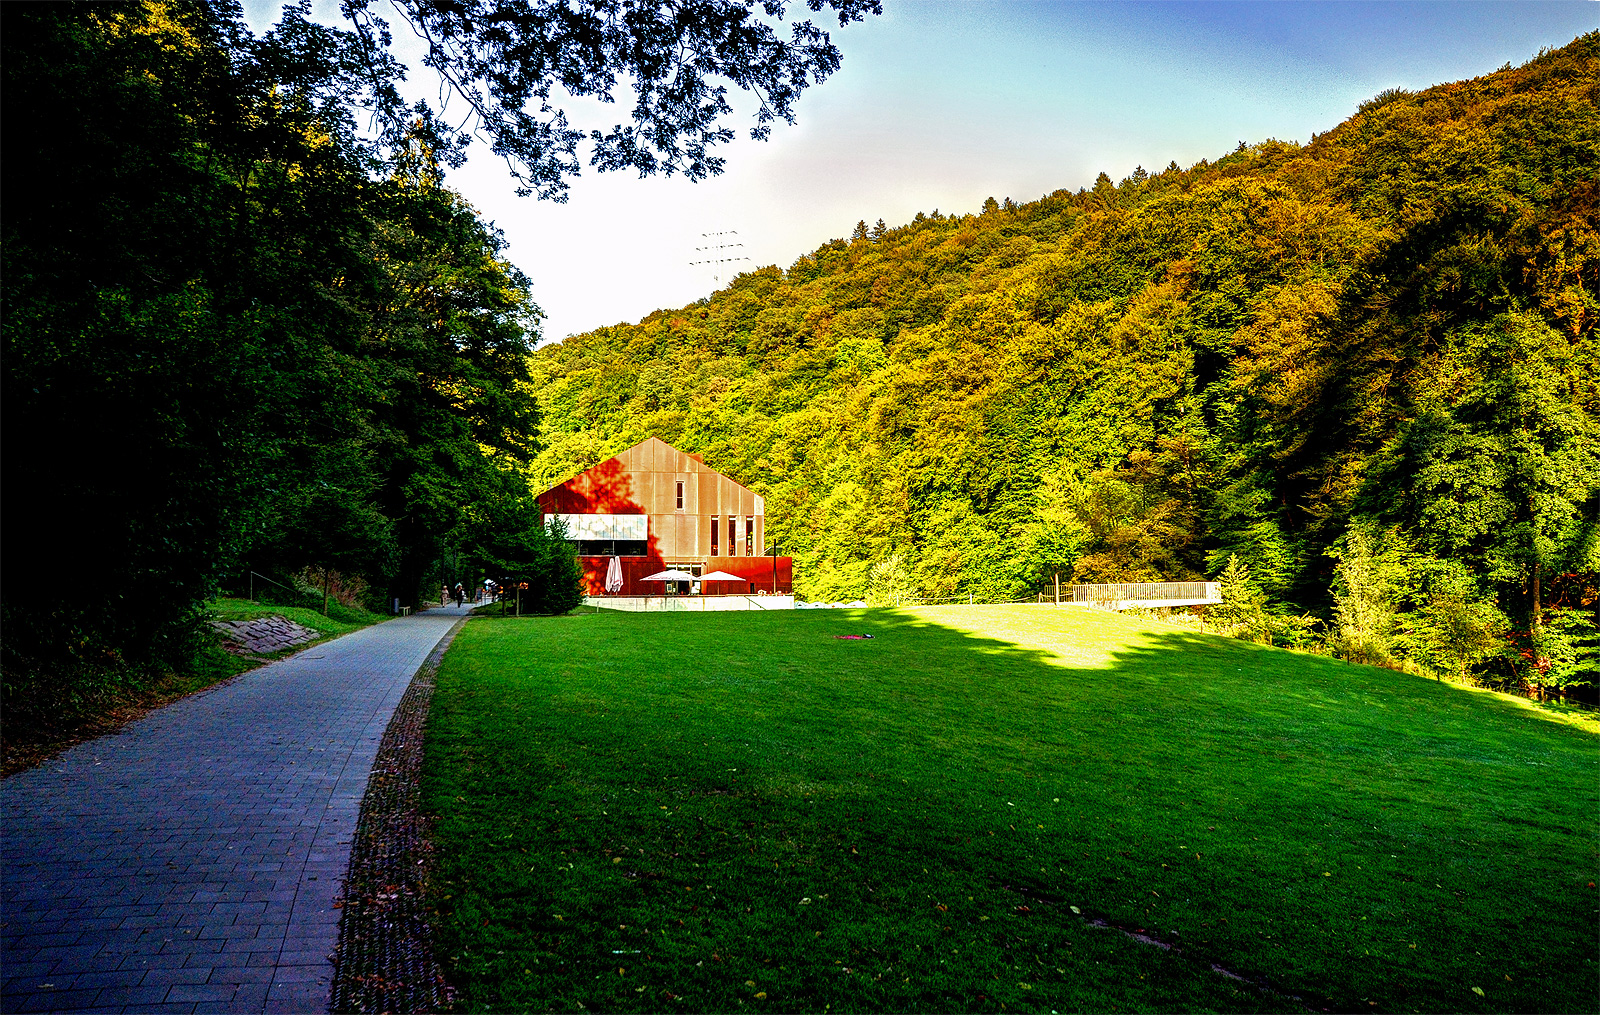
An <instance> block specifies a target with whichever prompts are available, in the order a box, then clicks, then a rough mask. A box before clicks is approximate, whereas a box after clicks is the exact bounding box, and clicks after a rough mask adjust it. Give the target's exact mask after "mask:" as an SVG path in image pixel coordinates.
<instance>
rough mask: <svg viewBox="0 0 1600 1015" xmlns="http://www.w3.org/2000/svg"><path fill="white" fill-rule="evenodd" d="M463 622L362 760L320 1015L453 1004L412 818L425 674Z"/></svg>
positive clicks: (422, 833) (430, 665) (421, 830)
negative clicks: (361, 786)
mask: <svg viewBox="0 0 1600 1015" xmlns="http://www.w3.org/2000/svg"><path fill="white" fill-rule="evenodd" d="M468 619H469V618H467V617H463V618H461V619H460V620H459V621H457V622H456V624H455V626H453V627H451V628H450V630H449V631H448V632H446V634H445V636H444V637H443V638H441V639H440V640H439V644H438V645H436V646H434V649H433V651H432V652H431V653H429V655H428V658H427V659H426V660H425V661H424V662H423V664H422V667H421V668H420V669H419V670H417V673H416V676H414V677H413V678H412V679H411V684H410V686H408V687H407V688H406V692H405V694H404V695H403V696H402V697H401V699H400V703H399V704H398V705H397V706H395V710H394V715H393V716H392V717H391V718H390V720H389V725H388V728H386V729H385V730H384V733H383V739H382V741H381V742H380V743H379V745H378V753H377V755H376V756H375V757H374V758H373V760H372V771H371V774H370V775H369V777H368V779H367V789H366V793H365V794H364V795H363V796H362V798H361V812H360V816H359V817H358V818H357V820H356V831H355V836H354V837H353V838H352V840H351V844H350V866H349V869H348V871H347V872H346V874H345V880H344V886H343V889H342V890H341V893H340V896H339V901H338V902H337V903H336V905H337V906H338V907H340V908H341V910H342V913H341V915H340V920H339V943H338V946H337V947H336V948H335V950H334V954H333V962H334V976H333V984H332V988H331V992H330V996H329V1001H328V1006H329V1010H330V1011H334V1012H395V1013H403V1012H436V1011H443V1010H446V1009H448V1008H449V1007H450V1005H451V1003H452V1001H453V999H454V991H453V989H452V988H451V987H450V985H449V983H448V982H447V981H446V980H445V976H444V970H443V968H442V967H441V966H440V965H439V963H438V961H437V959H436V958H435V956H434V952H433V936H432V931H431V929H430V927H429V925H428V920H427V906H426V897H425V894H424V886H425V885H426V883H427V879H428V876H429V873H430V872H431V869H432V866H433V844H432V843H431V842H430V841H429V840H428V836H427V824H426V821H425V820H424V818H423V816H422V814H421V811H420V806H421V795H422V787H421V775H422V747H423V736H424V730H425V728H426V726H427V721H428V709H429V706H430V705H431V704H432V701H433V688H434V676H435V675H436V674H437V673H438V670H439V664H440V662H441V660H443V658H444V654H445V651H446V650H447V649H449V647H450V643H451V642H452V641H454V640H455V637H456V634H457V633H458V632H460V630H461V628H462V626H463V625H464V624H465V623H466V622H467V620H468Z"/></svg>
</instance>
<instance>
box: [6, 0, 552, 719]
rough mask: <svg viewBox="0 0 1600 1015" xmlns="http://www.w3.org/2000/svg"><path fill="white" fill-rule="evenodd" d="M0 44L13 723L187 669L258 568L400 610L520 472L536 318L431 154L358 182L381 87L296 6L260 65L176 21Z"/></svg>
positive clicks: (225, 28)
mask: <svg viewBox="0 0 1600 1015" xmlns="http://www.w3.org/2000/svg"><path fill="white" fill-rule="evenodd" d="M4 27H5V33H4V44H5V50H4V67H3V70H4V75H5V91H4V103H5V114H4V115H5V118H6V125H7V133H6V138H7V145H8V149H9V153H10V156H11V157H9V158H8V159H7V160H6V164H5V179H4V186H5V192H6V194H7V195H8V196H11V197H13V198H15V200H14V201H12V202H11V203H10V210H8V213H7V215H6V218H5V221H4V224H3V230H4V250H3V253H4V263H5V279H4V290H3V299H4V313H5V320H6V333H5V358H4V397H5V410H6V417H7V426H6V432H5V461H6V478H7V481H8V484H9V485H10V489H11V493H12V496H11V497H9V498H8V502H7V513H6V534H7V565H8V566H7V568H6V573H5V585H4V589H3V610H4V667H5V680H6V692H7V695H8V705H9V707H10V708H12V709H14V710H18V711H16V712H14V713H13V714H20V713H21V712H26V711H27V708H28V707H29V703H50V702H53V703H54V704H53V705H51V706H50V707H52V708H56V707H57V706H59V705H60V704H61V702H62V700H63V698H62V696H63V695H64V696H66V698H71V697H72V696H74V695H78V694H79V693H80V691H84V689H85V688H93V687H94V686H96V683H95V681H94V680H92V679H89V677H88V676H86V675H88V674H94V673H99V674H101V676H103V677H104V679H106V680H112V681H121V680H124V679H128V678H129V675H130V674H136V673H138V672H141V671H146V672H147V671H150V670H152V669H160V668H163V667H173V666H182V665H184V664H185V662H186V661H187V660H188V658H189V657H190V655H191V653H192V650H193V638H194V636H195V633H196V631H197V626H196V621H197V620H198V611H199V609H200V606H201V604H202V602H203V600H204V598H205V597H206V596H208V595H210V594H211V593H213V592H214V591H215V590H216V589H217V588H218V587H219V585H220V584H222V583H225V582H236V583H237V585H238V586H240V587H242V585H243V580H242V579H243V574H242V572H243V570H244V569H246V568H254V569H259V570H264V571H268V572H270V573H278V574H280V576H286V575H287V573H290V572H295V571H298V570H299V569H301V568H303V567H306V566H315V567H317V568H321V569H324V570H326V569H329V568H332V569H336V570H353V571H359V572H361V573H362V574H364V575H365V576H366V577H367V578H369V579H370V580H371V584H372V585H373V587H374V591H375V592H377V593H378V594H380V595H383V594H384V593H388V594H389V595H383V599H384V601H385V602H387V601H388V599H389V597H390V595H392V596H394V597H398V598H400V599H402V601H405V602H413V601H415V597H416V593H417V582H418V579H419V577H420V574H421V571H422V569H423V567H424V566H425V564H424V562H425V561H426V560H428V559H431V557H432V556H434V555H435V554H436V546H437V543H438V542H439V540H440V539H441V538H442V537H444V536H445V535H446V534H447V533H448V532H449V531H450V530H451V529H452V528H453V527H454V526H456V525H457V524H458V523H459V522H460V521H461V511H462V508H463V506H464V505H465V504H466V503H469V502H471V501H473V500H475V499H478V498H480V497H482V496H486V494H485V492H484V491H495V490H498V489H501V488H503V486H504V483H503V477H504V476H506V475H509V474H510V472H509V470H510V469H512V468H514V467H515V466H516V465H517V464H518V463H520V462H524V461H526V460H527V459H528V458H529V456H530V455H531V453H532V443H531V441H532V428H533V420H534V413H533V405H532V402H531V398H530V396H529V394H528V393H527V391H526V389H525V387H521V386H519V385H520V384H521V382H522V381H523V380H524V379H525V378H526V376H527V371H526V361H525V356H526V354H527V352H528V350H529V348H530V344H531V342H530V337H531V334H532V332H531V328H532V327H533V325H534V323H535V322H536V319H537V311H536V309H535V308H534V307H533V305H532V303H531V302H530V300H529V298H528V292H527V288H528V286H527V281H526V279H524V278H522V277H521V275H520V274H518V273H517V272H516V271H515V269H514V268H512V267H511V266H510V265H509V264H507V263H506V262H505V261H504V259H503V258H501V257H500V254H499V248H500V240H499V238H498V236H496V235H495V234H494V233H493V232H492V231H491V230H490V229H489V228H488V227H487V226H486V225H485V224H484V223H483V222H482V221H481V220H479V219H478V218H477V217H476V216H475V215H474V214H473V213H472V212H471V210H470V209H468V208H467V207H466V206H465V205H464V204H463V203H462V202H461V201H460V199H459V198H458V197H456V196H455V195H453V194H450V193H449V192H448V191H445V190H443V189H442V188H441V187H440V185H439V178H438V172H437V169H436V168H433V166H432V160H431V158H430V156H429V153H428V152H427V150H426V149H425V148H423V147H422V146H420V145H419V144H413V145H412V148H411V149H410V151H409V153H408V157H406V158H402V159H399V160H396V162H395V163H394V164H390V165H384V164H382V163H379V162H378V161H376V160H375V158H374V154H373V149H372V148H371V146H369V145H368V144H366V143H365V142H364V141H362V140H361V139H360V138H359V137H358V135H357V133H356V131H355V130H354V127H353V124H352V120H351V115H350V108H349V105H348V102H347V100H348V98H349V89H350V87H351V86H350V83H349V81H348V78H349V77H350V75H351V74H353V73H355V72H356V71H357V70H359V69H362V68H364V67H366V66H367V65H366V64H365V63H363V62H362V61H361V60H360V59H357V57H359V55H360V54H358V53H355V52H353V51H351V49H350V48H349V44H350V41H351V40H350V39H349V38H348V37H341V36H339V35H338V34H337V33H330V32H328V31H326V30H323V29H320V28H319V27H317V26H315V25H312V24H310V23H308V22H306V21H304V20H303V19H301V18H299V17H297V16H296V14H295V12H293V11H290V12H289V13H288V15H287V16H286V18H285V21H284V23H283V25H281V26H280V28H279V29H278V30H276V31H274V32H272V33H270V34H268V35H267V36H265V37H263V38H259V39H257V38H254V37H252V36H250V35H249V33H248V32H245V31H244V30H243V29H242V27H240V26H239V25H238V24H237V23H236V22H230V21H227V20H219V19H218V18H217V16H216V11H215V10H214V9H212V8H210V7H206V6H203V5H186V4H181V3H173V4H144V5H118V6H100V5H68V4H61V5H39V6H34V7H23V8H8V9H7V10H6V12H5V25H4ZM13 210H14V213H13ZM497 477H501V478H499V479H497ZM497 484H498V485H497ZM58 692H59V693H58Z"/></svg>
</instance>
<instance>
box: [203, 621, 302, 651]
mask: <svg viewBox="0 0 1600 1015" xmlns="http://www.w3.org/2000/svg"><path fill="white" fill-rule="evenodd" d="M211 626H212V627H214V628H216V629H217V630H218V631H220V632H221V633H222V635H223V636H224V637H226V638H228V639H229V640H230V641H233V642H234V643H235V644H236V645H237V646H238V647H240V648H242V649H244V650H245V651H247V652H276V651H278V650H279V649H285V648H293V647H294V646H296V645H304V644H305V643H306V642H308V641H316V640H317V638H318V637H319V634H320V632H317V631H313V630H312V629H311V628H309V627H302V626H300V625H299V624H296V623H295V622H294V621H292V620H287V619H285V618H283V617H261V618H258V619H256V620H213V621H212V622H211Z"/></svg>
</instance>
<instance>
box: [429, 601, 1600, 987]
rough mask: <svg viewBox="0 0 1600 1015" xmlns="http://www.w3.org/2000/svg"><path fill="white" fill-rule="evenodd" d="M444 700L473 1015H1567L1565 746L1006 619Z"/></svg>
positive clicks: (1442, 694) (556, 647)
mask: <svg viewBox="0 0 1600 1015" xmlns="http://www.w3.org/2000/svg"><path fill="white" fill-rule="evenodd" d="M845 633H865V634H872V635H874V638H873V639H872V640H859V641H857V640H851V641H842V640H837V639H835V638H834V637H833V636H834V635H836V634H845ZM439 681H440V682H439V689H438V692H437V694H436V696H435V699H434V706H433V718H432V721H431V725H430V732H429V744H428V763H427V769H426V773H425V785H424V793H425V802H426V806H427V807H428V808H429V809H430V810H432V811H433V812H434V813H436V814H438V815H439V823H438V825H437V836H438V842H439V846H440V848H441V856H442V858H443V859H442V865H441V868H440V873H439V878H438V882H437V884H436V885H435V888H436V891H437V893H438V895H439V902H440V915H439V917H438V927H437V930H438V935H439V936H438V941H439V944H440V946H441V948H442V949H443V957H444V958H445V960H446V963H447V967H448V969H449V971H450V973H451V975H452V977H453V978H454V981H455V982H456V983H457V985H458V986H459V987H460V988H461V989H462V991H463V1003H464V1005H465V1006H466V1007H467V1008H469V1009H473V1010H494V1011H504V1010H521V1009H529V1010H544V1009H546V1008H555V1009H558V1010H578V1006H579V1005H582V1006H583V1007H585V1008H587V1009H588V1010H591V1011H594V1010H613V1009H626V1010H661V1009H669V1010H680V1009H681V1010H685V1011H699V1010H717V1011H722V1010H730V1009H739V1008H741V1007H763V1006H765V1007H771V1008H774V1009H777V1010H784V1011H790V1010H815V1011H823V1010H826V1009H828V1008H829V1007H830V1006H831V1009H832V1010H835V1011H849V1010H864V1009H872V1010H929V1011H933V1010H994V1011H998V1010H1000V1007H1001V1005H1002V1004H1003V1005H1004V1006H1005V1008H1006V1010H1019V1009H1021V1010H1039V1011H1049V1010H1051V1009H1056V1010H1059V1011H1067V1010H1083V1009H1094V1010H1104V1009H1119V1010H1120V1009H1146V1010H1154V1009H1161V1010H1173V1009H1191V1008H1199V1009H1206V1008H1210V1009H1223V1010H1256V1009H1267V1010H1286V1009H1289V1010H1293V1009H1298V1008H1299V1007H1300V1006H1299V1005H1298V1004H1297V1003H1296V1002H1293V1001H1291V1000H1288V999H1286V997H1285V995H1295V994H1298V995H1300V996H1302V997H1304V998H1306V999H1307V1001H1308V1003H1312V1004H1329V1005H1333V1006H1336V1007H1338V1008H1340V1009H1343V1010H1383V1011H1389V1010H1402V1011H1405V1010H1412V1009H1416V1010H1432V1011H1471V1010H1497V1011H1533V1010H1538V1011H1551V1010H1584V1009H1592V1008H1593V1007H1594V989H1593V985H1594V982H1595V973H1596V965H1595V957H1594V948H1593V943H1594V941H1595V940H1596V933H1597V929H1600V921H1597V916H1596V892H1595V889H1594V888H1593V887H1590V886H1589V882H1591V881H1593V880H1594V879H1595V866H1596V852H1595V849H1596V831H1597V825H1600V820H1597V813H1600V807H1597V803H1600V801H1597V795H1600V794H1597V785H1600V771H1597V761H1600V750H1597V745H1600V738H1597V736H1596V732H1595V729H1594V724H1593V723H1592V722H1585V721H1582V720H1571V719H1569V718H1566V717H1562V716H1557V717H1554V718H1552V717H1551V716H1550V715H1549V714H1548V713H1545V712H1541V711H1539V710H1537V709H1534V708H1529V707H1526V706H1524V705H1522V704H1519V703H1516V702H1512V701H1509V700H1506V699H1504V698H1501V697H1498V696H1493V695H1482V694H1473V693H1470V692H1466V691H1464V690H1463V689H1461V688H1457V687H1454V686H1451V685H1447V684H1437V683H1434V682H1432V681H1425V680H1421V679H1418V678H1415V677H1409V676H1405V675H1402V674H1396V673H1392V672H1389V671H1384V670H1377V669H1371V668H1366V667H1355V666H1349V665H1346V664H1343V663H1339V662H1335V661H1333V660H1329V659H1325V658H1320V657H1313V656H1303V655H1295V654H1292V653H1288V652H1284V651H1279V650H1274V649H1267V648H1262V647H1259V646H1253V645H1248V644H1245V643H1242V642H1236V641H1230V640H1226V639H1220V638H1214V637H1210V636H1204V635H1198V634H1194V633H1192V632H1188V631H1185V630H1182V629H1178V628H1173V627H1167V626H1164V625H1161V624H1157V623H1154V622H1149V621H1141V620H1133V619H1130V618H1125V617H1119V616H1115V615H1109V614H1102V613H1095V612H1089V611H1078V610H1070V609H1069V610H1059V611H1058V610H1054V609H1051V608H1048V607H1032V606H1024V607H971V608H936V609H925V610H921V611H903V612H898V613H896V612H891V611H860V612H849V611H815V612H809V611H807V612H800V613H794V614H764V613H751V614H671V615H651V614H642V615H641V614H611V613H602V614H598V615H592V614H591V615H584V616H571V617H564V618H544V619H528V620H521V621H507V622H493V623H489V622H482V621H479V622H474V623H472V624H469V625H468V626H467V628H466V629H465V630H464V631H463V632H462V634H461V636H460V637H459V638H458V639H457V640H456V642H455V647H454V648H452V650H451V652H450V653H449V655H448V656H447V657H446V660H445V663H444V666H443V669H442V670H441V673H440V677H439ZM1072 907H1077V910H1078V912H1076V913H1075V912H1074V911H1073V908H1072ZM1093 920H1100V921H1105V922H1109V923H1112V924H1116V925H1119V926H1123V927H1126V928H1128V929H1130V930H1137V929H1141V928H1142V929H1143V930H1144V931H1145V932H1146V933H1147V936H1151V937H1156V938H1159V939H1161V940H1163V941H1166V942H1168V943H1171V944H1175V945H1176V948H1175V949H1173V950H1171V951H1167V950H1163V949H1161V948H1158V947H1155V946H1152V945H1149V944H1143V943H1140V942H1138V941H1135V940H1133V939H1131V938H1129V937H1128V936H1126V935H1124V934H1123V933H1121V932H1119V931H1117V930H1110V929H1101V928H1097V927H1095V926H1093V925H1092V924H1091V923H1090V922H1088V921H1093ZM1213 964H1216V965H1218V966H1222V967H1225V968H1226V969H1228V970H1230V971H1233V972H1235V973H1237V974H1239V975H1242V976H1246V977H1250V978H1256V979H1259V980H1261V981H1263V982H1266V983H1269V984H1270V985H1271V987H1272V988H1273V991H1275V992H1265V993H1264V992H1262V991H1261V990H1258V989H1257V987H1256V986H1255V985H1254V984H1251V983H1242V982H1240V981H1238V980H1233V979H1230V978H1228V977H1225V976H1222V975H1220V974H1219V973H1217V972H1215V971H1213V969H1212V965H1213ZM1552 972H1554V973H1556V975H1551V974H1552ZM1474 987H1476V988H1478V989H1479V990H1482V991H1483V994H1482V995H1479V994H1478V993H1476V992H1475V991H1474V990H1473V989H1472V988H1474Z"/></svg>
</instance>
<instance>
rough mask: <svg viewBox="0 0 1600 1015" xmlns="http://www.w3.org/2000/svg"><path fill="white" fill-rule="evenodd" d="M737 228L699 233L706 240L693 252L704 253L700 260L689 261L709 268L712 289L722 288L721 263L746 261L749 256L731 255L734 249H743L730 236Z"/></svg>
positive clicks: (694, 264)
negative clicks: (704, 243)
mask: <svg viewBox="0 0 1600 1015" xmlns="http://www.w3.org/2000/svg"><path fill="white" fill-rule="evenodd" d="M738 235H739V231H738V230H737V229H725V230H722V231H721V232H714V233H701V234H700V238H701V239H703V240H705V241H706V245H705V246H703V247H695V248H694V249H695V253H697V254H703V255H705V256H704V257H703V258H702V259H701V260H698V261H690V262H689V264H690V265H691V266H693V267H706V268H710V269H711V288H712V291H715V290H717V289H720V288H722V274H723V267H722V266H723V265H725V264H733V263H735V262H736V261H748V260H750V258H748V257H743V256H737V257H736V256H733V251H734V250H735V249H743V248H744V244H743V243H738V242H736V241H734V240H733V239H732V237H735V236H738Z"/></svg>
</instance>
